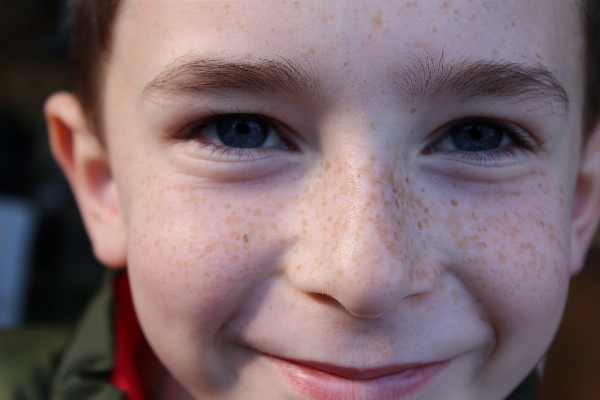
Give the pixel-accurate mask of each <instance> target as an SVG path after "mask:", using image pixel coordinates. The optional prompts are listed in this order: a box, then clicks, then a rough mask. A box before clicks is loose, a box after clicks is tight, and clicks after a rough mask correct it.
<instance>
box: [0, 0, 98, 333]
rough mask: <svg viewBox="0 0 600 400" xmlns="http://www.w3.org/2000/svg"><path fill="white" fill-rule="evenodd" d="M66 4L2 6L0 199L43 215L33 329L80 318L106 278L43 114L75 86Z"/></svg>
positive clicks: (33, 283)
mask: <svg viewBox="0 0 600 400" xmlns="http://www.w3.org/2000/svg"><path fill="white" fill-rule="evenodd" d="M99 1H102V0H99ZM64 3H65V2H64V1H62V0H0V195H8V196H12V197H16V198H25V199H28V200H30V201H31V202H33V203H34V205H35V206H36V208H37V211H38V221H37V237H36V239H35V249H33V252H34V254H32V259H33V262H32V265H31V268H32V270H31V272H32V273H31V280H30V284H29V293H28V302H27V309H26V315H25V319H26V323H28V324H41V323H68V322H70V321H73V320H75V319H76V318H77V316H78V315H79V314H80V313H81V311H82V308H83V307H84V305H85V304H86V302H87V300H88V299H89V297H90V295H91V294H93V292H94V291H95V290H96V288H97V286H98V284H99V279H100V277H101V275H102V267H101V266H100V265H99V264H98V263H97V262H96V260H95V259H94V257H93V255H92V253H91V250H90V244H89V241H88V239H87V236H86V234H85V230H84V228H83V225H82V222H81V218H80V216H79V213H78V211H77V207H76V205H75V202H74V200H73V197H72V195H71V192H70V190H69V187H68V185H67V182H66V180H65V178H64V176H63V174H62V172H61V171H60V169H59V168H58V166H57V165H56V164H55V163H54V161H53V160H52V157H51V156H50V152H49V148H48V140H47V135H46V126H45V122H44V118H43V114H42V108H43V104H44V100H45V99H46V98H47V97H48V95H49V94H51V93H52V92H55V91H57V90H65V89H69V88H70V86H71V82H70V70H69V62H68V50H69V32H68V30H67V29H65V27H66V24H65V23H63V22H62V21H63V20H64V17H63V15H64V11H65V7H64ZM0 268H1V266H0Z"/></svg>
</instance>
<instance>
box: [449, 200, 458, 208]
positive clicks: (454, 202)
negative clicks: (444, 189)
mask: <svg viewBox="0 0 600 400" xmlns="http://www.w3.org/2000/svg"><path fill="white" fill-rule="evenodd" d="M450 204H452V205H453V206H454V207H456V206H457V205H458V201H456V200H455V199H452V200H450Z"/></svg>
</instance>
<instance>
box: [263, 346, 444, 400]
mask: <svg viewBox="0 0 600 400" xmlns="http://www.w3.org/2000/svg"><path fill="white" fill-rule="evenodd" d="M268 357H269V359H270V361H271V362H272V364H274V365H275V367H276V368H277V370H278V372H279V374H280V375H281V376H282V378H283V380H284V381H286V383H287V384H288V385H289V386H291V387H292V389H294V390H295V391H296V392H299V393H301V394H303V395H305V396H307V397H308V398H310V399H313V400H331V399H348V400H359V399H360V400H371V399H373V400H375V399H377V400H388V399H389V400H392V399H395V400H398V399H404V398H407V397H408V396H411V395H412V394H415V393H416V392H419V391H421V390H423V389H424V388H425V387H426V386H427V385H428V383H429V382H431V381H432V380H433V379H434V378H435V377H436V376H437V375H439V374H440V373H441V372H442V371H443V370H444V369H446V367H448V365H449V364H450V363H451V360H445V361H440V362H434V363H426V364H403V365H389V366H383V367H377V368H368V369H358V368H352V367H345V366H338V365H333V364H326V363H320V362H306V361H298V360H289V359H284V358H279V357H274V356H268Z"/></svg>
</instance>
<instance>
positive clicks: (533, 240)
mask: <svg viewBox="0 0 600 400" xmlns="http://www.w3.org/2000/svg"><path fill="white" fill-rule="evenodd" d="M534 204H538V201H537V199H536V198H519V199H518V200H517V199H511V198H509V199H505V201H500V202H496V201H491V200H490V201H488V202H482V201H479V203H478V205H476V206H471V207H460V205H459V206H458V207H457V208H458V209H457V211H456V212H455V213H453V214H450V215H449V216H448V217H447V218H446V219H445V223H446V224H447V225H449V226H451V229H449V231H450V233H451V234H450V235H449V236H448V237H447V240H451V243H452V246H453V248H454V250H453V251H454V257H453V258H454V259H455V261H454V262H455V263H456V266H455V267H453V268H459V269H460V274H461V275H462V276H464V277H465V279H464V282H465V284H466V285H467V286H469V287H470V290H471V291H472V292H473V293H474V294H475V296H477V297H478V298H479V300H480V301H481V302H482V303H484V307H485V308H486V309H487V310H488V312H489V313H490V314H492V317H493V318H496V319H497V325H498V326H500V327H504V328H506V329H509V330H513V329H518V328H519V327H523V326H527V327H528V329H529V327H533V328H535V326H536V325H535V324H532V322H533V321H539V322H540V324H541V325H539V326H542V325H544V326H548V325H546V324H550V325H552V326H553V325H555V324H556V323H557V321H558V318H560V314H561V312H562V308H563V306H564V300H565V297H566V290H567V287H568V281H569V249H568V243H569V234H568V221H567V213H566V212H565V211H564V210H563V208H564V207H561V206H560V204H561V202H560V199H558V197H557V200H549V196H547V197H546V200H545V203H544V204H545V206H544V207H537V206H532V205H534Z"/></svg>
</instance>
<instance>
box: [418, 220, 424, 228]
mask: <svg viewBox="0 0 600 400" xmlns="http://www.w3.org/2000/svg"><path fill="white" fill-rule="evenodd" d="M417 226H418V227H419V230H422V229H423V225H422V224H421V221H419V222H418V223H417Z"/></svg>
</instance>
